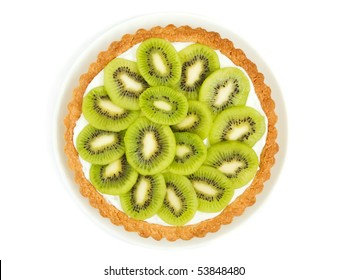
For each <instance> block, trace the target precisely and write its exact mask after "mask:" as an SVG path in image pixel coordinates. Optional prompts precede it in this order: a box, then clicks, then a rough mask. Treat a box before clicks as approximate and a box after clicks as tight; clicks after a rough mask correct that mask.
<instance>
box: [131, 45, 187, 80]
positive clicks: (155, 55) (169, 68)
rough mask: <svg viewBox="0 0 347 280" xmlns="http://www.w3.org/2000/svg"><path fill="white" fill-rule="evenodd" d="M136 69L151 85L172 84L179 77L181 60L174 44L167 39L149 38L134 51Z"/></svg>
mask: <svg viewBox="0 0 347 280" xmlns="http://www.w3.org/2000/svg"><path fill="white" fill-rule="evenodd" d="M136 59H137V65H138V69H139V71H140V73H141V75H142V77H143V78H144V79H145V80H146V81H147V83H148V84H149V85H151V86H173V85H175V84H177V82H178V81H179V79H180V77H181V71H182V68H181V61H180V58H179V56H178V53H177V51H176V49H175V48H174V46H173V45H172V44H171V43H170V42H169V41H167V40H164V39H159V38H151V39H148V40H145V41H143V42H142V43H141V44H140V45H139V47H138V48H137V51H136Z"/></svg>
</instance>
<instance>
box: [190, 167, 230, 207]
mask: <svg viewBox="0 0 347 280" xmlns="http://www.w3.org/2000/svg"><path fill="white" fill-rule="evenodd" d="M188 178H189V180H190V181H191V182H192V184H193V187H194V189H195V192H196V195H197V198H198V202H199V206H198V210H199V211H201V212H208V213H213V212H219V211H221V210H223V209H224V208H225V207H226V206H227V205H228V203H229V202H230V200H231V198H232V196H233V195H234V189H233V188H232V186H231V184H230V181H229V179H228V178H227V177H226V176H225V175H224V174H223V173H222V172H221V171H219V170H217V169H216V168H213V167H210V166H201V167H200V168H199V169H198V171H196V172H195V173H193V174H191V175H189V176H188Z"/></svg>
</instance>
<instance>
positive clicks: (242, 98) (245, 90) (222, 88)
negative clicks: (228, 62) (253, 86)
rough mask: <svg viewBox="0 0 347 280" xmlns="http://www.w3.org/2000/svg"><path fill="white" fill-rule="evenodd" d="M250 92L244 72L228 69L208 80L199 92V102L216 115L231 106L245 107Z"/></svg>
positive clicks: (237, 69)
mask: <svg viewBox="0 0 347 280" xmlns="http://www.w3.org/2000/svg"><path fill="white" fill-rule="evenodd" d="M249 90H250V83H249V80H248V78H247V76H246V75H245V74H244V73H243V72H242V70H240V69H239V68H236V67H226V68H222V69H219V70H216V71H215V72H213V73H212V74H211V75H210V76H208V77H207V78H206V80H205V81H204V82H203V84H202V86H201V88H200V91H199V100H200V101H202V102H204V103H206V104H207V106H208V107H209V109H210V110H211V112H212V113H213V114H214V115H216V114H218V113H219V112H221V111H223V110H225V109H227V108H229V107H231V106H239V105H245V104H246V101H247V98H248V94H249Z"/></svg>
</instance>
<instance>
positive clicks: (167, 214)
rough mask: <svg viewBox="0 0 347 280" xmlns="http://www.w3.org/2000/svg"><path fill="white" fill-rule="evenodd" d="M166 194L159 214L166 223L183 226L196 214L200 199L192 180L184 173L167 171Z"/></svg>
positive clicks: (165, 175) (165, 176)
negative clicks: (183, 174) (178, 173)
mask: <svg viewBox="0 0 347 280" xmlns="http://www.w3.org/2000/svg"><path fill="white" fill-rule="evenodd" d="M164 179H165V183H166V195H165V199H164V202H163V205H162V207H161V208H160V209H159V211H158V216H159V217H160V218H161V219H162V220H163V221H164V222H166V223H168V224H170V225H175V226H182V225H184V224H186V223H188V222H189V221H190V220H191V219H192V218H193V217H194V215H195V213H196V210H197V207H198V200H197V197H196V193H195V191H194V188H193V186H192V184H191V182H190V181H189V180H188V179H187V178H186V177H185V176H182V175H177V174H171V173H165V174H164Z"/></svg>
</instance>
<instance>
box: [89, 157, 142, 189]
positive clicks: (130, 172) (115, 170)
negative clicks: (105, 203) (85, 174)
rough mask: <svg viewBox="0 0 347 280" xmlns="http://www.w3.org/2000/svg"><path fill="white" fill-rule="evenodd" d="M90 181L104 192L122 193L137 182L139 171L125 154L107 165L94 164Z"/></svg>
mask: <svg viewBox="0 0 347 280" xmlns="http://www.w3.org/2000/svg"><path fill="white" fill-rule="evenodd" d="M89 177H90V181H91V182H92V184H93V186H94V187H95V188H96V189H97V190H98V191H99V192H101V193H103V194H109V195H121V194H124V193H126V192H128V191H129V190H130V189H131V187H132V186H133V185H134V184H135V183H136V180H137V177H138V173H137V172H136V171H135V169H133V168H132V167H131V166H130V164H129V163H128V162H127V160H126V158H125V155H124V156H123V157H121V158H119V159H117V160H115V161H114V162H111V163H109V164H107V165H95V164H93V165H92V166H91V167H90V170H89Z"/></svg>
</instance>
